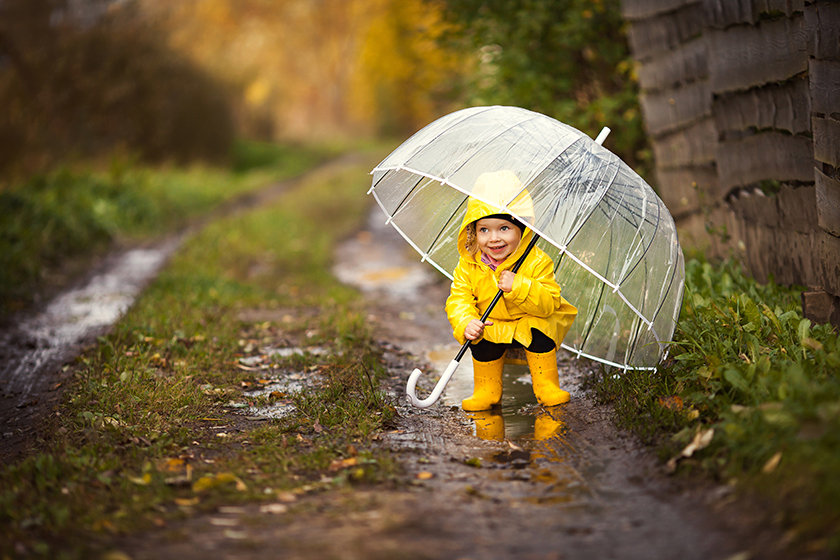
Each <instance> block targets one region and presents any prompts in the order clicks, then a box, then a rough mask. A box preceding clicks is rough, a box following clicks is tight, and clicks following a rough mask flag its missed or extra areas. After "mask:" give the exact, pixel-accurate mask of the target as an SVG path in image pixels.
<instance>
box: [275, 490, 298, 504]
mask: <svg viewBox="0 0 840 560" xmlns="http://www.w3.org/2000/svg"><path fill="white" fill-rule="evenodd" d="M276 497H277V500H279V501H281V502H285V503H287V504H290V503H292V502H296V501H297V496H296V495H295V494H293V493H291V492H278V493H277V496H276Z"/></svg>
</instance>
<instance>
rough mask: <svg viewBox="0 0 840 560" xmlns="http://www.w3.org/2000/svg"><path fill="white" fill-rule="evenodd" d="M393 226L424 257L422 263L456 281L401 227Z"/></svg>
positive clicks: (393, 224) (392, 224)
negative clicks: (426, 263)
mask: <svg viewBox="0 0 840 560" xmlns="http://www.w3.org/2000/svg"><path fill="white" fill-rule="evenodd" d="M391 226H392V227H393V228H394V229H395V230H397V232H398V233H399V234H400V235H402V236H403V239H405V240H406V241H407V242H408V244H409V245H411V246H412V247H414V250H415V251H417V252H418V253H419V254H420V255H421V256H422V257H423V258H422V259H421V262H428V263H429V264H431V265H432V266H433V267H435V268H436V269H438V270H439V271H440V272H441V274H443V275H444V276H446V277H447V278H449V279H450V280H454V278H453V277H452V275H451V274H450V273H448V272H446V271H445V270H444V269H443V268H441V266H440V265H439V264H438V263H436V262H435V261H434V259H430V258H429V254H428V253H424V252H423V250H422V249H421V248H420V247H418V246H417V245H416V244H415V243H414V242H413V241H412V240H411V239H409V237H408V235H406V234H405V232H404V231H403V230H401V229H400V227H399V226H398V225H397V224H395V223H393V222H391Z"/></svg>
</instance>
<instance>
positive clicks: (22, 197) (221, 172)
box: [0, 141, 338, 315]
mask: <svg viewBox="0 0 840 560" xmlns="http://www.w3.org/2000/svg"><path fill="white" fill-rule="evenodd" d="M337 149H338V148H335V147H308V146H281V145H275V144H264V143H258V142H246V141H239V142H237V143H236V144H235V147H234V150H233V154H232V156H231V161H230V162H229V163H228V164H227V165H228V166H227V167H223V168H222V167H218V168H211V167H207V166H194V167H191V168H187V169H182V168H163V169H161V168H151V167H144V166H139V165H135V164H134V163H132V161H131V160H130V159H125V158H118V157H114V159H113V160H112V161H111V162H110V163H109V164H108V165H99V166H96V167H88V168H85V169H81V170H80V169H71V168H70V167H65V168H62V169H58V170H55V171H53V172H51V173H48V174H44V175H39V176H35V177H32V178H30V179H28V180H26V181H23V182H20V183H16V184H12V185H6V186H4V187H2V188H0V207H2V208H3V212H2V213H0V315H3V314H6V313H8V312H11V311H15V310H18V309H21V308H23V307H25V306H26V305H28V304H29V303H31V302H32V296H33V294H34V293H35V292H37V291H38V290H39V289H40V288H41V287H42V286H43V285H44V284H45V283H49V281H50V280H54V279H55V276H56V274H57V273H60V272H61V271H63V270H66V269H67V268H68V267H67V265H68V262H70V261H72V259H78V258H79V257H83V256H86V255H90V254H95V253H97V252H101V251H102V250H104V249H105V248H107V247H108V246H109V245H110V244H111V243H113V242H115V241H116V242H137V241H139V240H143V239H147V238H151V237H155V236H158V235H160V234H162V233H166V232H170V231H174V230H176V229H178V228H181V227H183V226H185V225H186V224H187V223H189V221H190V220H192V219H194V218H195V217H197V216H200V215H202V214H205V213H207V212H208V211H209V210H212V209H213V208H215V207H216V206H218V205H220V204H222V203H224V202H225V201H227V200H230V199H231V198H234V197H236V196H240V195H242V194H244V193H248V192H252V191H254V190H256V189H259V188H261V187H262V186H264V185H266V184H269V183H271V182H276V181H280V180H283V179H287V178H289V177H293V176H296V175H299V174H300V173H301V172H303V171H304V170H306V169H308V168H310V167H312V166H314V165H315V164H317V163H318V162H321V161H324V160H325V159H327V158H328V157H330V156H333V155H335V153H336V151H337Z"/></svg>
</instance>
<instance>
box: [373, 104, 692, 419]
mask: <svg viewBox="0 0 840 560" xmlns="http://www.w3.org/2000/svg"><path fill="white" fill-rule="evenodd" d="M502 170H507V171H512V172H513V173H514V174H515V175H516V176H517V178H518V179H519V181H520V182H521V184H522V186H523V191H527V192H525V193H524V194H527V195H528V196H529V197H530V201H531V204H529V205H528V207H529V212H528V214H532V215H522V212H517V210H518V209H520V210H521V208H520V207H519V206H521V205H517V202H516V201H517V200H521V199H522V195H523V193H514V196H512V197H511V198H510V200H490V199H487V198H485V197H484V193H481V192H473V187H474V186H475V185H476V179H478V177H479V176H480V175H481V174H483V173H486V172H494V171H502ZM371 173H372V175H373V180H372V186H371V189H370V191H369V193H370V194H372V195H373V197H374V198H375V199H376V202H377V203H378V204H379V206H380V207H381V208H382V210H383V211H384V212H385V214H386V215H387V221H388V223H390V224H391V225H392V226H393V227H394V228H395V229H396V230H397V231H398V232H399V233H400V234H401V235H402V236H403V237H404V238H405V239H406V241H408V243H409V244H410V245H411V246H412V247H414V249H416V250H417V252H418V253H419V254H420V255H421V256H422V260H423V261H427V262H429V263H430V264H431V265H433V266H434V267H435V268H437V269H438V270H439V271H440V272H441V273H443V274H444V275H446V276H447V277H448V278H450V279H452V273H453V271H454V269H455V266H456V265H457V263H458V256H459V255H458V250H457V246H456V242H457V237H458V230H459V227H460V225H461V221H462V219H463V216H464V213H465V212H466V208H467V201H468V199H469V198H470V197H471V196H473V197H476V198H479V199H481V200H483V201H484V202H487V203H489V204H493V205H494V206H497V207H498V208H499V212H500V213H508V214H512V215H514V216H515V217H517V218H519V219H520V220H521V221H523V222H524V223H526V225H527V226H528V227H530V228H531V229H532V230H533V231H534V232H535V233H536V234H537V235H538V236H539V242H538V246H539V247H540V248H541V249H543V250H544V251H545V252H546V253H548V254H549V255H550V256H551V257H552V258H553V260H554V264H555V275H556V277H557V282H558V283H559V284H560V286H561V288H562V291H563V297H564V298H566V300H568V301H569V302H570V303H571V304H572V305H574V306H575V307H577V309H578V315H577V318H576V319H575V322H574V323H573V325H572V327H571V330H570V331H569V332H568V334H567V335H566V338H565V340H564V341H563V344H562V347H563V348H565V349H566V350H568V351H570V352H572V353H574V354H575V355H577V356H579V357H585V358H589V359H592V360H597V361H599V362H602V363H604V364H607V365H609V366H614V367H617V368H620V369H622V370H627V369H636V368H648V369H650V368H654V367H655V366H656V364H657V363H658V362H659V361H660V360H662V359H663V358H664V356H665V355H666V354H667V347H668V343H669V341H670V340H671V337H672V335H673V333H674V328H675V325H676V321H677V319H678V317H679V312H680V307H681V304H682V296H683V284H684V262H683V254H682V250H681V248H680V244H679V240H678V238H677V231H676V227H675V225H674V220H673V218H672V217H671V214H670V213H669V212H668V209H667V208H666V207H665V204H664V203H663V202H662V201H661V200H660V199H659V197H658V196H657V195H656V193H655V192H654V191H653V189H652V188H651V187H650V186H649V185H648V184H647V183H646V182H645V181H644V180H643V179H642V178H641V177H640V176H639V175H638V174H637V173H636V172H634V171H633V170H632V169H631V168H630V167H629V166H628V165H627V164H626V163H624V162H623V161H621V160H620V159H619V158H618V157H617V156H616V155H614V154H613V153H612V152H610V151H609V150H607V149H606V148H604V147H603V146H601V145H600V144H599V143H598V142H596V141H594V140H592V139H591V138H589V137H588V136H586V135H585V134H583V133H582V132H580V131H578V130H576V129H575V128H573V127H571V126H568V125H566V124H563V123H561V122H559V121H557V120H555V119H552V118H550V117H548V116H545V115H542V114H539V113H535V112H533V111H528V110H526V109H521V108H518V107H500V106H495V107H473V108H469V109H464V110H461V111H456V112H454V113H451V114H449V115H446V116H444V117H441V118H440V119H438V120H436V121H434V122H432V123H431V124H429V125H427V126H426V127H425V128H423V129H422V130H420V131H419V132H417V133H416V134H415V135H414V136H412V137H411V138H409V139H408V140H406V141H405V142H404V143H403V144H402V145H401V146H399V147H398V148H397V149H396V150H394V151H393V152H392V153H391V154H390V155H389V156H388V157H386V158H385V160H383V161H382V163H380V164H379V165H378V166H376V167H375V168H374V169H373V171H372V172H371ZM466 346H467V345H465V346H464V348H462V352H461V353H459V355H458V357H457V359H456V360H453V364H451V367H450V368H448V369H447V372H446V373H445V374H444V375H443V376H442V378H441V381H440V382H439V383H438V387H436V389H435V392H434V393H433V394H432V395H431V396H430V397H429V398H427V399H425V400H424V401H420V400H419V399H417V397H416V396H415V395H414V386H415V384H416V378H417V377H418V376H419V375H420V373H419V370H415V371H414V372H413V373H412V376H411V378H410V380H409V386H408V393H409V396H410V397H411V399H412V402H413V403H414V404H415V405H417V406H428V405H430V404H432V403H433V402H434V401H435V400H437V397H438V396H439V395H440V392H441V391H442V390H443V386H445V384H446V383H447V382H448V381H449V377H451V375H452V373H454V369H455V368H457V363H455V362H457V361H458V360H460V358H461V356H462V355H463V351H465V350H466ZM450 369H451V370H452V371H449V370H450Z"/></svg>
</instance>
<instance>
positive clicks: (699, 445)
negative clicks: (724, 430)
mask: <svg viewBox="0 0 840 560" xmlns="http://www.w3.org/2000/svg"><path fill="white" fill-rule="evenodd" d="M714 437H715V429H714V428H709V429H708V430H700V431H698V432H697V433H696V434H694V438H693V439H692V440H691V443H689V444H688V445H686V446H685V449H683V450H682V451H681V452H680V454H679V455H677V456H676V457H671V459H669V460H668V462H667V463H666V464H665V470H666V471H667V472H669V473H672V472H674V471H675V470H677V461H679V460H680V459H682V458H683V457H691V456H692V455H694V452H695V451H700V450H701V449H704V448H706V447H708V446H709V444H710V443H711V442H712V438H714Z"/></svg>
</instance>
